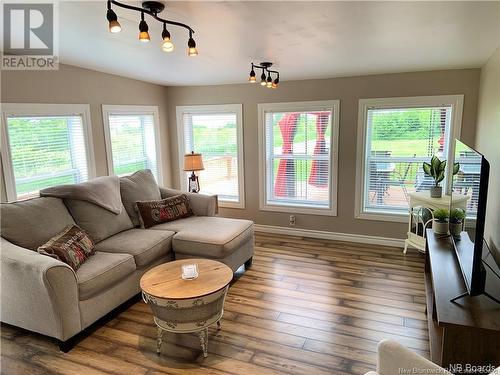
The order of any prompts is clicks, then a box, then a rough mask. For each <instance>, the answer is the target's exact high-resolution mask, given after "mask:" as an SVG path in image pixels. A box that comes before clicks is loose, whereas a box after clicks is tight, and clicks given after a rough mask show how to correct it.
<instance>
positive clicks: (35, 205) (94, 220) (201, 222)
mask: <svg viewBox="0 0 500 375" xmlns="http://www.w3.org/2000/svg"><path fill="white" fill-rule="evenodd" d="M106 179H108V180H110V179H111V180H112V179H115V182H118V186H120V188H119V189H118V191H119V193H118V195H119V196H118V197H113V199H115V200H116V199H118V201H119V202H120V205H121V206H122V208H123V209H121V210H120V212H119V213H118V214H116V213H113V212H110V211H109V210H108V209H106V208H103V206H105V205H103V206H99V205H97V204H95V203H92V199H88V196H95V195H99V194H100V192H101V191H102V190H103V189H102V188H101V187H102V186H101V185H99V182H103V181H105V182H106V183H107V182H109V181H108V180H106ZM94 181H96V182H94ZM153 183H154V184H153ZM127 184H128V185H127ZM83 185H84V189H81V187H82V186H83ZM72 186H74V187H75V189H76V190H78V189H80V190H79V194H80V195H82V192H83V193H84V195H83V197H80V198H81V199H71V198H68V197H63V198H56V197H53V196H42V197H39V198H34V199H30V200H26V201H19V202H14V203H4V204H2V205H1V223H0V225H1V238H0V241H1V293H2V295H1V299H2V303H1V321H2V322H4V323H7V324H11V325H14V326H18V327H21V328H24V329H27V330H30V331H34V332H38V333H41V334H43V335H47V336H50V337H54V338H56V339H58V340H59V341H60V348H61V350H63V351H66V350H69V349H70V348H71V345H72V342H71V341H73V340H70V339H71V338H72V337H74V336H75V335H76V334H78V333H80V332H81V331H82V330H84V329H85V328H87V327H89V326H90V325H91V324H92V323H94V322H95V321H97V320H98V319H99V318H101V317H103V316H104V315H106V314H107V313H109V312H110V311H112V310H113V309H115V308H116V307H118V306H119V305H121V304H123V303H124V302H126V301H128V300H129V299H131V298H132V297H134V296H135V295H137V294H138V293H139V292H140V287H139V280H140V278H141V276H142V275H143V274H144V273H145V272H146V271H147V270H149V269H150V268H152V267H154V266H156V265H159V264H162V263H164V262H168V261H171V260H172V259H176V258H177V259H179V258H200V257H202V258H210V259H216V260H219V261H221V262H223V263H225V264H227V265H228V266H229V267H230V268H231V269H232V270H233V272H234V271H235V270H236V269H238V268H239V267H240V266H241V265H242V264H245V265H246V266H247V267H249V266H250V265H251V261H252V256H253V246H254V233H253V222H251V221H248V220H239V219H227V218H222V217H216V216H215V215H216V213H217V196H209V195H201V194H193V193H184V194H186V195H187V196H188V199H189V203H190V206H191V208H192V210H193V212H194V214H195V215H194V216H190V217H187V218H182V219H178V220H175V221H171V222H167V223H162V224H159V225H156V226H153V227H151V228H149V229H140V228H138V227H137V224H138V223H137V218H134V217H133V216H134V211H133V202H131V199H132V200H134V199H135V200H137V201H140V200H144V201H147V200H149V198H151V194H153V196H157V197H158V198H160V199H164V198H167V197H171V196H174V195H178V194H182V193H181V192H180V191H178V190H173V189H166V188H159V187H158V186H157V185H156V182H154V177H152V175H151V173H150V171H147V170H145V171H139V172H136V173H135V174H133V175H131V176H127V177H122V178H120V180H118V177H110V176H107V177H99V178H98V179H96V180H92V181H90V182H86V183H84V184H75V185H72ZM127 186H128V188H127ZM130 186H132V189H130ZM67 187H68V186H66V188H67ZM124 187H125V188H124ZM127 189H128V191H127ZM143 190H144V191H143ZM43 192H44V191H43V190H42V192H41V194H43ZM131 192H132V193H131ZM85 194H86V195H85ZM107 194H108V195H109V191H108V192H107ZM48 195H50V194H48ZM87 195H88V196H87ZM101 195H102V194H101ZM104 195H105V194H104ZM125 195H127V198H126V199H125ZM131 197H132V198H131ZM74 224H76V225H78V226H79V227H81V228H83V229H84V230H85V231H86V232H87V233H89V235H90V236H91V237H92V239H93V240H94V242H95V249H96V252H95V254H94V255H92V256H91V257H90V258H89V259H88V260H87V261H86V262H85V263H83V265H82V266H81V267H80V268H78V270H77V271H76V272H75V271H73V269H72V268H71V267H70V266H68V265H67V264H65V263H63V262H61V261H59V260H56V259H54V258H51V257H49V256H45V255H41V254H39V253H38V252H37V249H38V247H39V246H41V245H43V244H44V243H46V242H47V241H48V240H49V239H50V238H52V237H53V236H54V235H56V234H58V233H59V232H61V231H62V230H63V229H64V228H65V227H67V226H68V225H74Z"/></svg>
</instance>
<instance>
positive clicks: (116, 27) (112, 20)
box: [106, 2, 122, 34]
mask: <svg viewBox="0 0 500 375" xmlns="http://www.w3.org/2000/svg"><path fill="white" fill-rule="evenodd" d="M106 18H107V20H108V23H109V24H108V27H109V32H111V33H113V34H116V33H119V32H120V31H122V27H121V25H120V22H118V16H117V15H116V13H115V12H114V11H113V9H111V3H110V2H108V11H107V12H106Z"/></svg>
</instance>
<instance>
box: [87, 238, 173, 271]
mask: <svg viewBox="0 0 500 375" xmlns="http://www.w3.org/2000/svg"><path fill="white" fill-rule="evenodd" d="M174 234H175V233H174V232H171V231H156V230H146V229H130V230H127V231H125V232H121V233H118V234H115V235H114V236H112V237H109V238H107V239H105V240H104V241H101V242H99V243H98V244H97V245H96V247H95V248H96V250H97V251H102V252H109V253H126V254H130V255H132V256H133V257H134V259H135V264H136V265H137V268H142V267H144V266H147V265H148V264H150V263H151V262H153V261H155V260H157V259H159V258H162V257H165V256H167V255H168V253H170V251H171V250H172V236H173V235H174Z"/></svg>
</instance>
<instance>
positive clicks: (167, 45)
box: [161, 23, 174, 52]
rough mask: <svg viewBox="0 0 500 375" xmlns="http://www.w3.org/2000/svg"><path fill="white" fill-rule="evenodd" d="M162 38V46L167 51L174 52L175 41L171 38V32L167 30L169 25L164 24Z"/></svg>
mask: <svg viewBox="0 0 500 375" xmlns="http://www.w3.org/2000/svg"><path fill="white" fill-rule="evenodd" d="M161 38H162V39H163V42H161V48H162V49H163V50H164V51H165V52H172V51H173V50H174V43H172V41H171V40H170V33H169V32H168V30H167V25H166V24H165V23H164V24H163V32H162V33H161Z"/></svg>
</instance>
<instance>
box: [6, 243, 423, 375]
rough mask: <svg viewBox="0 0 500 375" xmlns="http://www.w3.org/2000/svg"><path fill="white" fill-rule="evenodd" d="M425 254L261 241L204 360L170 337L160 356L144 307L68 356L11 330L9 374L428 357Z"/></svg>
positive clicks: (289, 370)
mask: <svg viewBox="0 0 500 375" xmlns="http://www.w3.org/2000/svg"><path fill="white" fill-rule="evenodd" d="M423 266H424V262H423V257H422V256H421V255H419V254H417V253H416V252H415V251H409V252H408V254H407V255H406V256H403V255H402V252H401V251H400V249H396V248H388V247H382V246H371V245H360V244H352V243H343V242H334V241H326V240H316V239H305V238H299V237H289V236H277V235H276V236H275V235H263V234H259V235H258V236H257V237H256V248H255V257H254V263H253V266H252V268H251V269H249V270H247V271H246V272H244V273H242V274H240V275H239V277H238V278H237V279H236V280H234V283H233V284H232V286H231V288H230V289H229V293H228V297H227V299H226V305H225V313H224V318H223V320H222V330H220V331H217V330H216V329H215V328H211V329H210V332H209V335H210V336H209V356H208V358H206V359H203V357H202V356H201V352H200V349H199V341H198V338H197V337H196V336H195V335H191V334H186V335H173V334H168V335H166V342H164V344H163V347H162V354H161V355H160V356H158V355H156V352H155V348H156V346H155V345H156V343H155V337H156V329H155V327H154V324H153V319H152V315H151V313H150V311H149V307H148V306H147V305H145V304H144V303H143V302H138V303H136V304H135V305H133V306H132V307H130V308H129V309H128V310H126V311H124V312H123V313H121V314H120V315H118V316H117V317H116V318H114V319H112V320H110V321H108V323H106V324H104V325H102V326H101V327H99V328H98V329H97V330H95V331H94V332H93V333H92V334H91V335H90V336H88V337H87V338H85V339H84V340H83V341H81V342H80V343H79V344H78V345H77V346H76V347H75V348H74V349H73V350H72V351H70V352H69V353H61V352H59V350H58V347H57V345H56V344H55V342H54V341H53V340H50V339H48V338H46V337H42V336H40V335H36V334H32V333H28V332H26V331H23V330H20V329H17V328H14V327H10V326H6V325H2V340H1V344H2V346H1V359H2V362H1V372H2V374H32V375H37V374H46V373H57V374H147V375H153V374H174V375H176V374H190V375H197V374H204V375H205V374H207V375H211V374H213V375H222V374H234V375H253V374H256V375H257V374H258V375H262V374H271V375H272V374H298V375H313V374H314V375H316V374H318V375H322V374H340V375H342V374H364V373H365V372H366V371H369V370H374V369H375V363H376V350H377V343H378V342H379V341H380V340H382V339H384V338H393V339H395V340H397V341H399V342H401V343H402V344H404V345H405V346H407V347H409V348H411V349H412V350H414V351H415V352H417V353H420V354H422V355H424V356H426V357H428V356H429V352H428V351H429V343H428V334H427V326H426V315H425V295H424V280H423Z"/></svg>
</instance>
